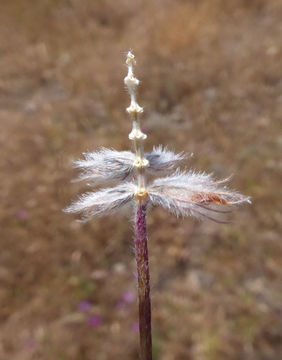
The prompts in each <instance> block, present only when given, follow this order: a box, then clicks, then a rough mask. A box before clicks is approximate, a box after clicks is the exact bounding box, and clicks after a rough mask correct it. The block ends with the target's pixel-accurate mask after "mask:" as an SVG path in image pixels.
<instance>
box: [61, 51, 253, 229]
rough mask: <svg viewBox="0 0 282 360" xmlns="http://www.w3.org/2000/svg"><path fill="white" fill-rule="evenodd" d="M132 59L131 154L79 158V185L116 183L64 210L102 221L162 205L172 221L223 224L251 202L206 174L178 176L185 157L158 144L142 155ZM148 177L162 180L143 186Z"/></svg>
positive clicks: (103, 153) (142, 138)
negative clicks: (131, 208) (138, 206)
mask: <svg viewBox="0 0 282 360" xmlns="http://www.w3.org/2000/svg"><path fill="white" fill-rule="evenodd" d="M135 63H136V61H135V57H134V55H133V54H132V52H130V51H129V52H128V54H127V59H126V64H127V66H128V74H127V75H126V77H125V79H124V83H125V85H126V87H127V89H128V92H129V94H130V106H129V107H128V108H127V112H128V113H129V114H130V116H131V118H132V131H131V133H130V134H129V139H130V140H132V142H133V145H134V149H135V153H134V152H131V151H116V150H112V149H106V148H102V149H100V150H98V151H94V152H89V153H85V154H84V159H82V160H77V161H75V162H74V166H75V167H76V168H78V169H80V170H81V174H80V176H79V178H78V180H84V181H86V182H87V183H88V184H89V185H100V184H107V183H111V182H116V183H119V184H118V185H116V186H114V187H109V188H104V189H102V190H99V191H96V192H89V193H86V194H84V195H82V196H81V197H80V198H79V199H78V200H77V201H76V202H74V203H73V204H72V205H71V206H69V207H68V208H67V209H66V210H65V211H66V212H70V213H81V214H82V216H83V219H85V220H88V219H90V218H92V217H93V216H103V215H108V214H112V213H114V212H116V211H118V210H119V209H120V208H121V207H123V206H125V205H126V204H130V203H131V204H135V203H136V202H138V203H140V202H143V203H147V204H151V205H153V206H162V207H163V208H165V209H166V210H168V211H169V212H171V213H173V214H175V215H176V216H183V217H184V216H196V217H198V218H209V219H211V220H214V221H217V222H222V221H223V219H222V218H223V217H224V215H225V214H226V213H228V212H230V208H232V207H233V206H235V205H239V204H241V203H244V202H250V199H249V198H248V197H246V196H243V195H241V194H239V193H237V192H235V191H231V190H229V189H228V188H227V187H226V185H225V183H226V182H227V181H228V179H224V180H221V181H216V180H214V179H213V177H212V176H211V175H208V174H206V173H197V172H194V171H192V170H190V171H180V169H179V166H180V164H181V162H183V161H184V160H185V159H187V157H188V156H187V155H186V154H184V153H183V152H182V153H179V154H175V153H174V152H172V151H169V150H168V149H167V148H166V147H163V146H161V145H159V146H157V147H154V148H153V150H152V152H150V153H144V150H143V142H144V141H145V140H146V138H147V135H146V134H144V133H143V132H142V130H141V124H140V115H141V113H142V112H143V108H142V107H140V106H139V105H138V103H137V101H136V94H137V86H138V85H139V80H138V79H136V78H135V76H134V72H133V67H134V65H135ZM147 174H151V176H153V175H167V176H166V177H161V178H157V179H155V180H152V181H151V182H149V183H147V176H146V175H147Z"/></svg>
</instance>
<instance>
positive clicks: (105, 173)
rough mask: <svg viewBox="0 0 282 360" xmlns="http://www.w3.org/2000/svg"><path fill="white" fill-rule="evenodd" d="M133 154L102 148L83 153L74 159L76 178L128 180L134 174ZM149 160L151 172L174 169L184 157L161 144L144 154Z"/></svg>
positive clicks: (105, 180)
mask: <svg viewBox="0 0 282 360" xmlns="http://www.w3.org/2000/svg"><path fill="white" fill-rule="evenodd" d="M135 157H136V156H135V154H134V153H133V152H131V151H116V150H112V149H106V148H102V149H100V150H99V151H94V152H88V153H84V159H81V160H76V161H75V162H74V166H75V167H76V168H78V169H80V170H81V174H80V176H79V178H78V180H85V181H88V182H89V183H91V184H100V183H101V182H106V183H107V182H109V181H113V180H115V181H124V180H128V179H130V178H131V177H132V175H133V174H134V170H135V166H134V160H135ZM145 158H146V159H147V160H148V161H149V167H148V170H149V171H150V172H152V173H156V172H162V171H171V170H174V169H175V168H176V167H177V166H178V165H179V163H180V162H181V161H182V160H184V159H185V155H184V153H180V154H175V153H173V152H172V151H169V150H167V149H166V148H163V147H162V146H161V145H160V146H158V147H154V148H153V151H152V152H151V153H147V154H145Z"/></svg>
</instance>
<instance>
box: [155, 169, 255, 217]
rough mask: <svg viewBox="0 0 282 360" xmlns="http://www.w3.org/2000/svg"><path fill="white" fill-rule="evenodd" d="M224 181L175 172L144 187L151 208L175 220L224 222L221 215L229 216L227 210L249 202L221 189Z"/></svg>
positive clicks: (201, 175) (193, 173) (245, 198)
mask: <svg viewBox="0 0 282 360" xmlns="http://www.w3.org/2000/svg"><path fill="white" fill-rule="evenodd" d="M227 180H228V179H226V180H222V181H215V180H213V179H212V176H211V175H207V174H205V173H195V172H193V171H188V172H180V171H176V172H175V173H174V174H173V175H171V176H168V177H165V178H160V179H156V180H155V181H153V182H152V183H151V184H150V185H149V186H148V194H149V199H150V201H151V203H152V204H153V205H160V206H162V207H163V208H165V209H167V210H168V211H170V212H172V213H174V214H175V215H177V216H196V217H200V218H201V217H207V218H209V219H211V220H214V221H217V222H224V221H222V215H224V214H226V213H228V212H230V210H229V209H228V206H231V205H234V204H239V203H242V202H246V201H248V202H250V200H249V198H247V197H245V196H243V195H241V194H238V193H237V192H234V191H231V190H228V189H227V188H226V186H222V184H223V183H224V182H226V181H227ZM226 208H227V209H226Z"/></svg>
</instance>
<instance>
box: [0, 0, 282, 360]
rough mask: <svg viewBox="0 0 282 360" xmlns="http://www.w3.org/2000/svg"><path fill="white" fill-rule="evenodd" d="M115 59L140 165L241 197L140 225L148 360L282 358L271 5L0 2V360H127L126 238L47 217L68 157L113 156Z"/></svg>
mask: <svg viewBox="0 0 282 360" xmlns="http://www.w3.org/2000/svg"><path fill="white" fill-rule="evenodd" d="M129 48H133V49H134V51H135V54H136V56H137V60H138V68H137V74H138V77H139V78H140V79H141V80H142V89H141V91H140V97H139V99H140V103H141V105H143V106H144V107H145V114H144V129H145V131H146V132H147V134H148V135H149V136H148V137H149V139H148V142H147V149H150V148H151V147H152V146H153V145H158V144H160V143H161V144H167V145H168V146H169V148H172V149H175V150H176V151H181V150H185V151H187V152H194V153H195V156H194V159H193V160H192V161H190V163H189V164H187V165H188V166H191V167H193V168H195V169H198V170H206V171H213V172H214V174H215V175H216V176H217V177H219V178H220V177H226V176H228V175H230V174H234V176H233V179H232V182H231V183H232V187H233V188H235V189H238V190H239V191H240V192H242V193H244V194H247V195H250V196H251V197H252V198H253V205H252V206H246V207H244V208H242V209H240V211H238V212H237V213H236V214H234V216H233V223H232V224H231V225H219V224H214V223H211V222H202V223H200V222H197V221H196V220H194V219H185V220H181V219H175V218H174V217H172V216H170V215H168V214H167V213H165V212H164V211H162V210H160V209H154V210H153V211H152V212H151V213H150V216H149V219H148V230H149V241H150V244H149V246H150V249H149V250H150V261H151V271H152V287H153V291H152V294H153V337H154V338H153V342H154V360H186V359H188V360H189V359H191V360H223V359H224V360H279V359H282V239H281V228H282V225H281V223H282V215H281V210H282V205H281V204H282V194H281V172H282V171H281V169H282V162H281V150H282V126H281V123H282V122H281V116H282V1H281V0H265V1H263V0H237V1H235V0H228V1H226V0H209V1H208V0H206V1H200V0H194V1H183V0H182V1H180V0H155V1H154V0H151V1H133V0H132V1H129V0H116V1H110V0H108V1H98V0H61V1H59V0H38V1H24V0H11V1H8V0H2V1H1V2H0V122H1V131H0V146H1V157H0V169H1V177H0V201H1V207H0V217H1V220H0V221H1V224H0V226H1V238H0V241H1V251H0V283H1V286H0V316H1V323H0V359H1V360H2V359H3V360H10V359H11V360H112V359H123V360H127V359H137V358H138V333H137V332H136V321H137V304H136V300H135V299H134V296H135V293H136V285H135V278H134V273H135V262H134V255H133V250H132V249H133V240H132V224H131V223H130V222H129V221H128V219H127V217H126V216H124V215H122V214H121V215H120V216H114V217H111V218H103V219H98V220H94V221H92V222H90V223H88V224H86V225H82V224H80V223H77V222H75V218H74V217H71V216H69V215H65V214H64V213H62V211H61V209H62V208H63V207H65V206H66V205H68V204H69V203H70V202H71V200H73V199H75V198H76V196H77V194H79V193H81V192H82V191H83V190H84V189H83V188H82V186H81V185H76V184H71V183H70V180H71V179H72V178H73V177H74V175H75V174H74V172H73V171H72V170H71V161H72V159H75V158H78V157H80V154H81V152H83V151H87V150H94V149H97V148H98V147H99V146H102V145H103V146H106V147H114V148H117V149H128V148H129V146H130V144H129V141H128V139H127V134H128V133H129V131H130V126H131V124H130V122H129V121H128V119H127V117H126V114H125V111H124V109H125V107H126V106H127V104H128V101H129V100H128V95H127V94H126V92H125V90H124V86H123V77H124V75H125V72H126V68H125V66H124V55H125V52H126V51H127V50H128V49H129ZM82 301H84V302H83V303H81V302H82ZM85 301H87V303H85ZM84 305H85V306H84ZM89 305H91V306H90V308H89V309H87V308H88V307H89ZM89 322H90V323H89Z"/></svg>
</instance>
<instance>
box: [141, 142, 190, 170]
mask: <svg viewBox="0 0 282 360" xmlns="http://www.w3.org/2000/svg"><path fill="white" fill-rule="evenodd" d="M145 157H146V159H147V160H148V161H149V164H150V165H149V168H148V170H149V171H151V172H153V173H156V172H168V171H171V170H175V169H176V168H177V167H178V166H179V164H180V163H181V161H183V160H184V159H186V158H187V156H186V155H185V154H184V152H181V153H179V154H175V153H174V152H172V151H169V150H167V148H166V147H165V148H164V147H163V146H162V145H159V146H157V147H154V148H153V151H152V152H151V153H146V154H145Z"/></svg>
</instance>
